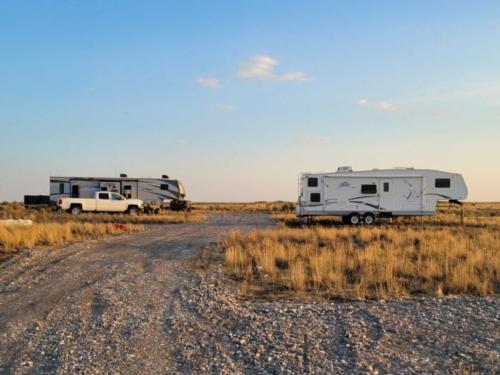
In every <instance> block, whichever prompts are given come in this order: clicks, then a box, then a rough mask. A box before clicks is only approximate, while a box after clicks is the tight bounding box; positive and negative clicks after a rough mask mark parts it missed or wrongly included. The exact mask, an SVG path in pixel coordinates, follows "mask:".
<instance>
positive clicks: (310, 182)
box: [307, 177, 318, 187]
mask: <svg viewBox="0 0 500 375" xmlns="http://www.w3.org/2000/svg"><path fill="white" fill-rule="evenodd" d="M307 186H308V187H318V178H317V177H309V178H308V179H307Z"/></svg>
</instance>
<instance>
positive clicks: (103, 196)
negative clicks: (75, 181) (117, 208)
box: [99, 193, 109, 199]
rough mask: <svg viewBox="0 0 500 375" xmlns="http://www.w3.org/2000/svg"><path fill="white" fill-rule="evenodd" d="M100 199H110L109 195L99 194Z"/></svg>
mask: <svg viewBox="0 0 500 375" xmlns="http://www.w3.org/2000/svg"><path fill="white" fill-rule="evenodd" d="M99 199H109V195H108V193H99Z"/></svg>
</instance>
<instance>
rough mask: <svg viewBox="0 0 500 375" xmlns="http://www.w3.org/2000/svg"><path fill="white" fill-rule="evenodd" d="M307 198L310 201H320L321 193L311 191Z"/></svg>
mask: <svg viewBox="0 0 500 375" xmlns="http://www.w3.org/2000/svg"><path fill="white" fill-rule="evenodd" d="M309 200H310V201H311V202H321V194H320V193H311V195H310V196H309Z"/></svg>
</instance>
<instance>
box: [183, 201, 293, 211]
mask: <svg viewBox="0 0 500 375" xmlns="http://www.w3.org/2000/svg"><path fill="white" fill-rule="evenodd" d="M192 206H193V209H194V210H197V211H207V212H210V211H216V212H221V211H222V212H224V211H228V212H285V213H286V212H293V211H294V209H295V203H294V202H286V201H276V202H243V203H217V202H213V203H203V202H198V203H193V204H192Z"/></svg>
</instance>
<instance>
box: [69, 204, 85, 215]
mask: <svg viewBox="0 0 500 375" xmlns="http://www.w3.org/2000/svg"><path fill="white" fill-rule="evenodd" d="M69 213H70V214H71V215H73V216H78V215H80V214H81V213H82V208H81V207H80V206H71V207H70V208H69Z"/></svg>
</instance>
